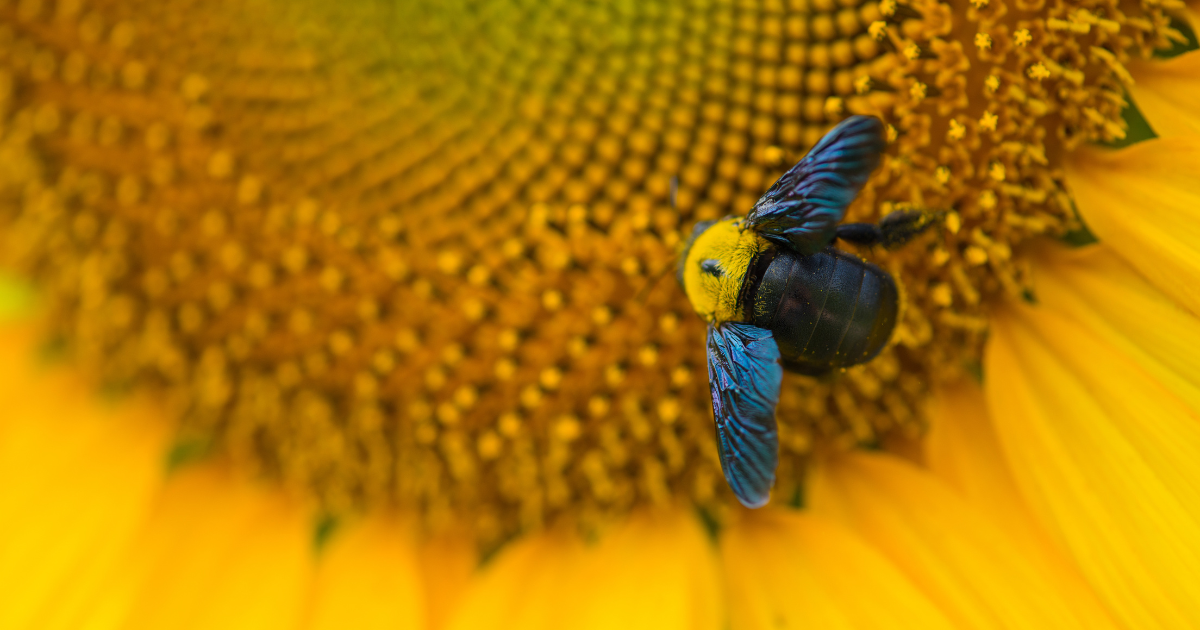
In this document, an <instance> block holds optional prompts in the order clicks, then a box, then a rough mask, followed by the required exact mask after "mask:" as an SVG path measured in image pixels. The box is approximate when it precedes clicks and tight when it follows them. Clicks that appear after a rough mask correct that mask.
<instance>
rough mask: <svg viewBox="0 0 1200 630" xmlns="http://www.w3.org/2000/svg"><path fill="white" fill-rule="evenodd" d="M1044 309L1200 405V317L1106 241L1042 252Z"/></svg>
mask: <svg viewBox="0 0 1200 630" xmlns="http://www.w3.org/2000/svg"><path fill="white" fill-rule="evenodd" d="M1035 260H1036V263H1037V270H1038V271H1037V276H1036V278H1035V281H1036V283H1037V287H1036V290H1037V299H1038V306H1039V309H1038V310H1046V311H1050V312H1054V313H1057V314H1059V315H1062V316H1063V317H1066V318H1068V319H1069V320H1071V321H1072V322H1075V323H1076V324H1077V325H1079V326H1082V327H1084V328H1086V329H1087V330H1088V331H1089V332H1091V333H1093V334H1095V335H1096V336H1098V337H1100V338H1102V339H1103V341H1104V343H1105V344H1108V345H1111V346H1112V347H1113V348H1115V349H1117V350H1119V351H1120V352H1121V353H1123V354H1124V355H1126V356H1128V357H1129V359H1130V360H1132V361H1134V362H1136V363H1137V364H1138V366H1139V367H1140V368H1142V369H1143V370H1145V371H1146V372H1147V374H1149V375H1150V376H1151V377H1152V378H1153V379H1154V380H1156V381H1158V382H1159V383H1160V384H1161V385H1162V386H1163V387H1166V388H1167V389H1168V390H1170V391H1171V393H1173V394H1175V395H1176V396H1179V397H1180V398H1181V399H1182V400H1183V401H1184V402H1185V403H1186V404H1187V406H1189V407H1191V408H1192V409H1193V410H1196V409H1200V321H1198V320H1197V318H1196V317H1195V316H1193V315H1192V314H1191V313H1189V312H1188V311H1186V310H1184V309H1183V308H1181V307H1180V306H1179V305H1177V304H1176V303H1175V302H1174V301H1173V300H1171V299H1170V298H1168V297H1167V296H1166V295H1163V293H1162V292H1161V291H1159V290H1158V289H1156V288H1155V287H1154V286H1152V285H1151V284H1149V283H1148V282H1146V280H1145V278H1143V277H1142V276H1141V275H1139V274H1138V273H1137V272H1136V271H1134V270H1133V269H1132V268H1131V267H1130V266H1129V264H1128V263H1126V262H1125V261H1124V260H1122V259H1121V258H1120V257H1119V256H1117V255H1116V254H1115V253H1114V252H1113V251H1112V249H1111V248H1109V247H1106V246H1099V247H1085V248H1080V249H1066V248H1062V247H1045V248H1042V249H1040V250H1039V251H1038V252H1037V253H1036V256H1035Z"/></svg>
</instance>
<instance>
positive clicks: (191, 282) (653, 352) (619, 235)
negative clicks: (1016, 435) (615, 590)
mask: <svg viewBox="0 0 1200 630" xmlns="http://www.w3.org/2000/svg"><path fill="white" fill-rule="evenodd" d="M0 11H2V12H3V17H4V26H3V28H0V50H2V55H3V60H4V71H3V73H2V74H0V112H2V113H3V117H2V120H3V122H2V128H0V133H2V136H0V226H2V228H3V229H2V232H3V237H4V239H5V240H4V246H3V247H2V248H0V251H2V252H3V253H2V254H0V256H2V257H3V261H4V263H5V264H6V265H8V266H12V267H14V268H16V269H19V270H20V271H21V272H22V273H23V274H25V275H27V276H30V277H32V278H34V279H36V281H37V284H38V286H39V287H40V288H41V290H42V292H43V295H44V301H45V303H46V304H47V306H48V309H49V311H50V312H51V317H52V322H53V329H54V334H55V335H57V336H59V337H61V338H63V339H66V340H68V341H69V346H70V348H71V349H72V351H73V352H74V354H75V355H76V357H77V358H78V359H79V360H80V361H81V362H83V363H84V364H87V365H91V366H92V367H93V368H94V369H95V370H97V371H98V373H99V374H101V375H102V376H103V378H104V379H106V380H108V381H111V382H113V383H117V384H121V385H136V386H137V387H139V388H147V389H151V390H155V391H158V392H159V393H160V394H161V395H162V396H163V397H165V398H166V399H167V400H169V401H171V403H172V406H173V409H174V410H175V412H176V414H177V416H178V418H179V419H180V420H179V425H178V434H179V436H180V441H181V443H189V444H191V443H200V444H203V445H205V448H206V449H208V450H210V451H213V452H219V453H223V454H225V455H226V456H228V457H229V458H231V459H233V460H234V461H236V462H238V463H239V464H240V465H241V466H243V467H245V468H247V469H249V470H252V471H254V472H255V473H257V474H262V475H266V476H269V477H272V478H275V479H278V480H280V481H281V482H283V483H284V484H286V485H288V486H289V487H292V488H295V489H298V490H300V491H302V492H303V493H305V494H307V495H309V496H312V497H314V498H315V499H316V500H317V501H319V502H320V503H321V504H322V505H324V506H326V508H327V509H329V510H332V511H334V512H340V511H345V510H354V509H368V508H374V507H377V506H402V507H404V508H406V509H409V510H412V511H413V512H415V513H418V514H421V515H423V518H424V521H425V522H426V524H427V525H429V526H431V527H434V528H437V527H441V526H442V525H445V524H446V523H450V522H455V523H466V524H468V525H469V526H470V527H471V528H473V529H474V530H475V531H477V532H478V534H479V536H480V538H481V539H484V540H495V539H498V538H503V537H506V536H508V535H511V534H512V533H513V532H516V531H518V530H520V529H521V528H528V527H539V526H542V525H543V524H545V523H547V522H549V521H552V520H555V519H558V518H567V519H570V520H574V521H576V522H582V523H589V522H598V521H600V520H603V519H605V518H608V517H611V516H613V515H620V514H625V513H627V512H628V511H629V510H631V509H632V508H633V507H634V506H636V505H643V504H666V503H673V502H680V501H682V502H684V503H691V504H696V505H701V506H704V507H706V508H707V509H708V510H709V511H711V512H712V513H714V514H717V515H718V516H720V515H721V514H722V513H723V512H724V511H725V510H726V506H728V505H730V504H731V496H730V495H729V494H728V492H727V491H726V490H725V489H724V486H723V482H722V480H721V474H720V468H719V462H718V460H717V456H716V449H715V447H714V443H713V430H712V420H711V415H710V411H709V398H708V392H707V387H706V383H705V371H704V356H703V343H702V342H701V340H702V339H703V322H702V321H701V320H700V319H699V318H696V317H694V316H693V314H692V311H693V310H694V309H693V306H695V307H696V309H698V310H701V311H702V312H716V313H720V312H721V309H722V308H727V307H728V291H727V290H725V289H720V290H717V291H716V294H715V297H712V296H711V295H710V294H712V293H713V292H712V291H707V292H706V291H704V290H700V291H693V289H692V288H691V287H692V286H694V285H695V284H696V279H695V278H691V279H689V277H688V274H687V273H685V274H684V277H683V279H682V281H683V283H684V285H685V287H689V288H688V289H687V295H685V294H684V292H682V291H678V290H676V289H675V288H674V287H672V286H669V285H657V284H654V278H653V276H652V274H653V272H654V271H655V270H658V269H663V268H669V267H670V266H671V265H673V263H674V261H675V256H676V250H677V247H678V246H679V245H680V244H681V243H682V242H684V241H685V240H686V237H687V234H688V230H689V229H690V228H691V226H692V225H693V224H694V223H696V222H697V221H712V220H715V219H717V218H718V217H722V216H726V215H731V214H732V215H742V214H744V213H745V212H746V211H748V210H749V209H750V208H751V207H752V205H753V203H754V201H755V199H757V198H758V196H759V195H760V194H761V193H762V191H763V190H765V189H766V188H767V186H769V185H770V183H771V182H773V181H774V180H775V179H776V178H777V177H778V176H779V175H780V174H781V173H782V172H783V171H784V169H786V168H787V167H788V166H789V165H791V164H793V163H794V162H795V161H796V160H797V159H798V158H799V157H800V156H802V155H803V154H804V152H805V151H807V149H808V148H809V147H810V146H812V144H813V143H814V142H815V141H816V140H817V139H818V138H820V137H821V135H822V134H823V133H824V132H825V131H826V130H827V129H828V128H829V127H830V126H831V125H832V124H834V123H836V122H837V121H838V120H840V119H842V118H844V117H845V116H846V115H848V114H851V113H860V114H870V115H875V116H878V117H880V118H882V119H883V120H884V121H886V123H887V125H888V127H887V129H888V141H889V143H890V144H889V147H888V149H887V152H886V156H885V158H884V160H883V165H882V167H881V168H880V169H879V170H878V171H877V172H876V173H875V174H874V175H873V176H872V178H871V179H870V181H869V182H868V183H867V185H866V187H865V188H864V190H863V192H862V193H861V194H860V196H859V198H858V200H857V201H856V202H855V203H854V204H853V205H852V206H851V208H850V210H849V217H848V218H849V219H850V220H854V221H876V220H878V218H879V217H881V216H885V215H887V214H889V213H891V212H892V211H895V210H897V209H913V208H915V209H923V210H932V211H936V212H939V213H942V215H943V216H944V224H943V225H942V226H941V227H940V228H939V229H934V230H930V231H929V232H928V233H926V234H925V235H923V236H922V237H921V238H920V239H918V240H917V241H916V242H915V243H913V244H912V245H911V246H909V247H906V248H904V249H902V250H898V251H894V252H892V251H877V252H873V253H872V259H873V260H875V261H877V262H878V263H879V264H880V265H881V266H882V267H884V268H885V269H887V270H888V271H889V272H890V273H891V274H892V275H893V276H894V277H895V278H896V279H897V281H898V283H899V285H900V288H901V294H902V303H903V307H902V313H901V315H900V318H899V321H898V323H897V325H896V329H895V334H894V336H893V341H892V343H891V345H889V346H888V347H887V348H885V349H884V350H883V351H882V353H881V354H880V355H879V357H877V358H876V359H875V360H873V361H872V362H870V363H869V364H866V365H861V366H855V367H853V368H849V369H847V370H845V371H843V372H841V373H839V374H837V375H836V376H835V377H834V378H832V379H827V380H817V379H812V378H806V377H800V376H789V377H788V378H786V379H785V383H784V389H783V392H782V396H781V401H780V405H779V414H778V416H779V421H780V442H781V465H780V469H779V474H778V476H779V484H778V487H777V494H778V496H780V497H784V498H788V497H793V496H796V492H797V489H798V488H799V484H800V483H801V481H802V478H803V469H804V465H805V461H806V458H807V456H808V455H809V454H810V452H811V451H812V450H813V449H814V448H815V447H816V446H817V445H820V446H821V447H822V448H825V447H828V448H834V449H837V448H845V447H847V446H851V445H854V444H882V443H891V442H896V441H904V440H906V439H911V438H914V437H916V436H917V435H919V434H920V433H921V431H922V427H923V421H922V420H921V418H922V415H921V408H922V405H923V403H924V400H925V398H926V396H927V393H928V392H929V390H930V387H931V386H932V385H933V384H936V383H939V382H943V381H945V380H947V379H950V378H956V377H957V376H958V375H960V374H961V373H962V372H963V371H964V370H966V369H969V368H970V366H972V365H978V362H979V358H980V352H981V348H982V343H983V339H984V334H985V331H986V319H985V317H984V316H985V314H986V309H987V303H988V300H989V298H991V297H993V296H998V295H1003V294H1009V295H1018V296H1019V295H1022V294H1025V293H1027V290H1028V274H1027V271H1026V270H1025V268H1024V267H1023V263H1022V262H1020V260H1019V259H1017V258H1015V257H1014V255H1013V252H1014V248H1017V247H1019V246H1020V244H1021V243H1023V242H1025V241H1027V240H1028V239H1030V238H1032V237H1036V236H1041V235H1047V234H1049V235H1057V234H1062V233H1064V232H1066V231H1069V230H1071V229H1074V228H1076V227H1078V221H1077V219H1076V218H1075V215H1074V212H1073V210H1072V207H1071V202H1070V199H1069V197H1068V195H1067V193H1066V192H1065V191H1064V189H1063V184H1062V181H1063V173H1062V160H1063V156H1064V155H1065V154H1066V153H1067V152H1069V151H1071V150H1073V149H1074V148H1075V147H1077V146H1079V145H1080V144H1081V143H1084V142H1089V141H1113V140H1117V139H1119V138H1121V137H1122V136H1124V134H1125V129H1126V125H1125V122H1124V121H1123V119H1122V117H1121V112H1122V109H1123V107H1124V106H1125V104H1126V101H1125V97H1124V90H1125V87H1126V86H1127V85H1128V83H1129V75H1128V73H1127V72H1126V70H1125V63H1126V62H1127V61H1128V60H1129V59H1131V58H1133V57H1147V56H1149V55H1150V54H1151V53H1152V52H1153V51H1154V50H1156V49H1159V48H1166V47H1169V46H1170V45H1171V44H1172V42H1173V41H1177V40H1179V39H1180V38H1181V37H1182V35H1181V34H1180V31H1179V30H1178V29H1177V28H1176V27H1175V26H1173V24H1174V23H1173V22H1172V21H1171V19H1170V17H1169V16H1168V14H1167V12H1166V11H1167V10H1166V8H1165V6H1164V5H1159V4H1145V3H1136V2H1115V1H1108V0H1103V1H1101V0H1089V1H1083V2H1072V3H1058V4H1051V3H1045V2H1041V1H1040V0H1014V2H1009V1H1008V0H972V1H971V2H957V3H954V2H952V3H940V2H935V1H933V0H914V1H913V2H910V3H897V2H895V1H894V0H883V1H882V2H876V1H874V0H868V1H866V2H854V1H847V2H833V1H832V0H828V1H825V0H816V1H813V2H793V3H771V2H765V3H749V4H747V3H737V4H733V3H713V4H705V3H702V4H678V3H670V2H643V3H637V4H636V6H633V5H630V6H625V5H621V6H616V5H613V6H609V5H603V4H601V5H591V4H579V3H574V4H572V3H567V4H561V5H559V4H549V5H545V6H541V7H538V8H528V7H516V6H515V5H512V4H510V3H508V2H503V1H500V0H493V1H488V2H484V3H482V4H479V3H475V4H472V6H471V8H470V9H467V8H465V7H458V6H451V5H445V4H444V3H400V4H396V3H353V4H344V3H318V2H303V3H295V2H282V1H267V2H261V3H256V4H255V5H254V6H253V7H238V8H234V7H224V6H204V7H200V6H199V5H197V6H195V7H189V6H175V5H170V6H168V5H166V4H164V3H158V2H108V1H102V2H96V3H89V4H88V5H87V6H86V7H84V6H83V5H82V4H81V3H76V2H59V3H54V4H53V5H51V4H50V3H40V2H21V3H18V4H16V5H13V6H8V7H6V8H3V9H0ZM214 33H220V37H215V36H214ZM673 182H678V184H677V194H674V195H673V194H672V190H674V189H676V186H675V185H674V184H673ZM722 226H724V227H722ZM730 226H732V224H731V223H728V222H723V223H716V224H714V225H713V226H712V227H710V228H709V229H708V230H707V231H704V232H703V233H701V234H699V235H697V237H695V238H694V241H695V242H694V244H693V247H692V248H691V251H690V253H688V254H687V256H689V257H695V256H699V255H700V252H701V251H702V250H705V249H706V248H708V247H710V246H715V245H713V244H712V243H710V242H709V241H710V240H712V239H715V236H716V235H717V234H719V233H720V234H724V233H725V232H726V231H728V229H729V227H730ZM710 237H711V238H710ZM738 238H743V237H738ZM714 242H715V241H714ZM722 242H723V243H725V244H724V245H722V247H728V246H729V244H730V243H734V242H736V243H739V245H738V247H741V241H739V240H737V239H732V237H731V240H728V242H726V241H722ZM739 251H740V250H739ZM705 255H707V254H705ZM714 258H716V257H714ZM732 275H735V274H732ZM732 275H731V277H732ZM701 284H703V280H702V282H701ZM638 295H644V296H645V297H644V299H633V298H634V297H635V296H638ZM688 295H690V296H691V297H692V303H691V304H689V300H688ZM699 296H709V297H703V298H701V297H699ZM698 299H699V300H700V301H701V302H703V303H702V304H698V303H696V301H697V300H698ZM710 302H712V304H710Z"/></svg>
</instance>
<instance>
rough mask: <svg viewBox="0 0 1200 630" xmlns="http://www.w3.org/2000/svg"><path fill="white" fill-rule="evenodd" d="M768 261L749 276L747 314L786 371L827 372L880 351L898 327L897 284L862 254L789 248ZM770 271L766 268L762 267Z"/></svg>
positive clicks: (762, 260) (774, 253)
mask: <svg viewBox="0 0 1200 630" xmlns="http://www.w3.org/2000/svg"><path fill="white" fill-rule="evenodd" d="M772 254H773V255H772V256H771V257H770V258H769V259H767V258H763V259H761V261H760V264H759V265H757V268H756V269H755V270H753V272H752V273H751V274H750V275H749V276H748V277H747V280H748V281H749V282H751V283H756V284H757V286H747V287H746V289H747V291H746V295H747V297H749V296H750V295H753V308H752V309H751V308H750V305H749V304H747V308H746V311H747V313H746V315H747V319H749V320H750V321H751V322H753V324H754V325H755V326H758V327H760V328H766V329H767V330H770V331H771V332H772V333H773V334H774V336H775V342H776V343H777V344H778V345H779V352H780V355H781V356H782V358H783V360H784V363H785V365H786V366H787V367H788V368H789V369H791V370H793V371H797V372H801V373H805V374H820V373H824V372H828V371H829V370H831V369H834V368H839V367H846V366H850V365H855V364H858V363H863V362H864V361H868V360H870V359H871V358H872V357H874V356H875V355H876V354H878V353H879V351H880V350H881V349H883V346H884V345H885V344H886V343H887V340H888V338H889V337H890V336H891V333H892V328H894V327H895V324H896V312H897V308H898V296H897V292H896V285H895V282H893V281H892V277H891V276H890V275H889V274H888V273H887V272H886V271H884V270H882V269H880V268H879V267H876V266H875V265H872V264H870V263H868V262H865V261H863V260H862V259H860V258H858V257H857V256H854V255H851V254H847V253H845V252H842V251H839V250H837V249H833V248H827V249H825V250H824V251H821V252H818V253H816V254H813V255H811V256H802V255H799V254H796V253H794V252H792V251H790V250H788V249H786V248H779V249H778V250H777V251H775V252H772ZM764 265H765V267H766V268H765V269H764V268H763V266H764Z"/></svg>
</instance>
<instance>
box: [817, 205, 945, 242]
mask: <svg viewBox="0 0 1200 630" xmlns="http://www.w3.org/2000/svg"><path fill="white" fill-rule="evenodd" d="M940 217H941V213H934V212H922V211H920V210H897V211H895V212H893V213H891V214H889V215H887V216H886V217H883V219H881V220H880V221H879V224H878V225H876V224H874V223H843V224H841V225H839V226H837V237H838V238H840V239H842V240H843V241H847V242H850V243H855V244H857V245H868V246H870V245H883V246H884V248H886V249H895V248H897V247H901V246H903V245H904V244H905V243H908V242H909V241H911V240H912V239H913V238H915V237H916V236H917V235H918V234H920V233H921V232H924V231H925V229H926V228H928V227H929V226H930V225H932V224H933V223H934V222H935V221H937V220H938V219H939V218H940Z"/></svg>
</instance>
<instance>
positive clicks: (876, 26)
mask: <svg viewBox="0 0 1200 630" xmlns="http://www.w3.org/2000/svg"><path fill="white" fill-rule="evenodd" d="M867 32H868V33H870V35H871V37H874V38H875V39H877V40H879V41H883V40H884V38H886V37H887V22H884V21H883V20H876V21H874V22H871V26H870V27H869V28H868V29H867Z"/></svg>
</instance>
